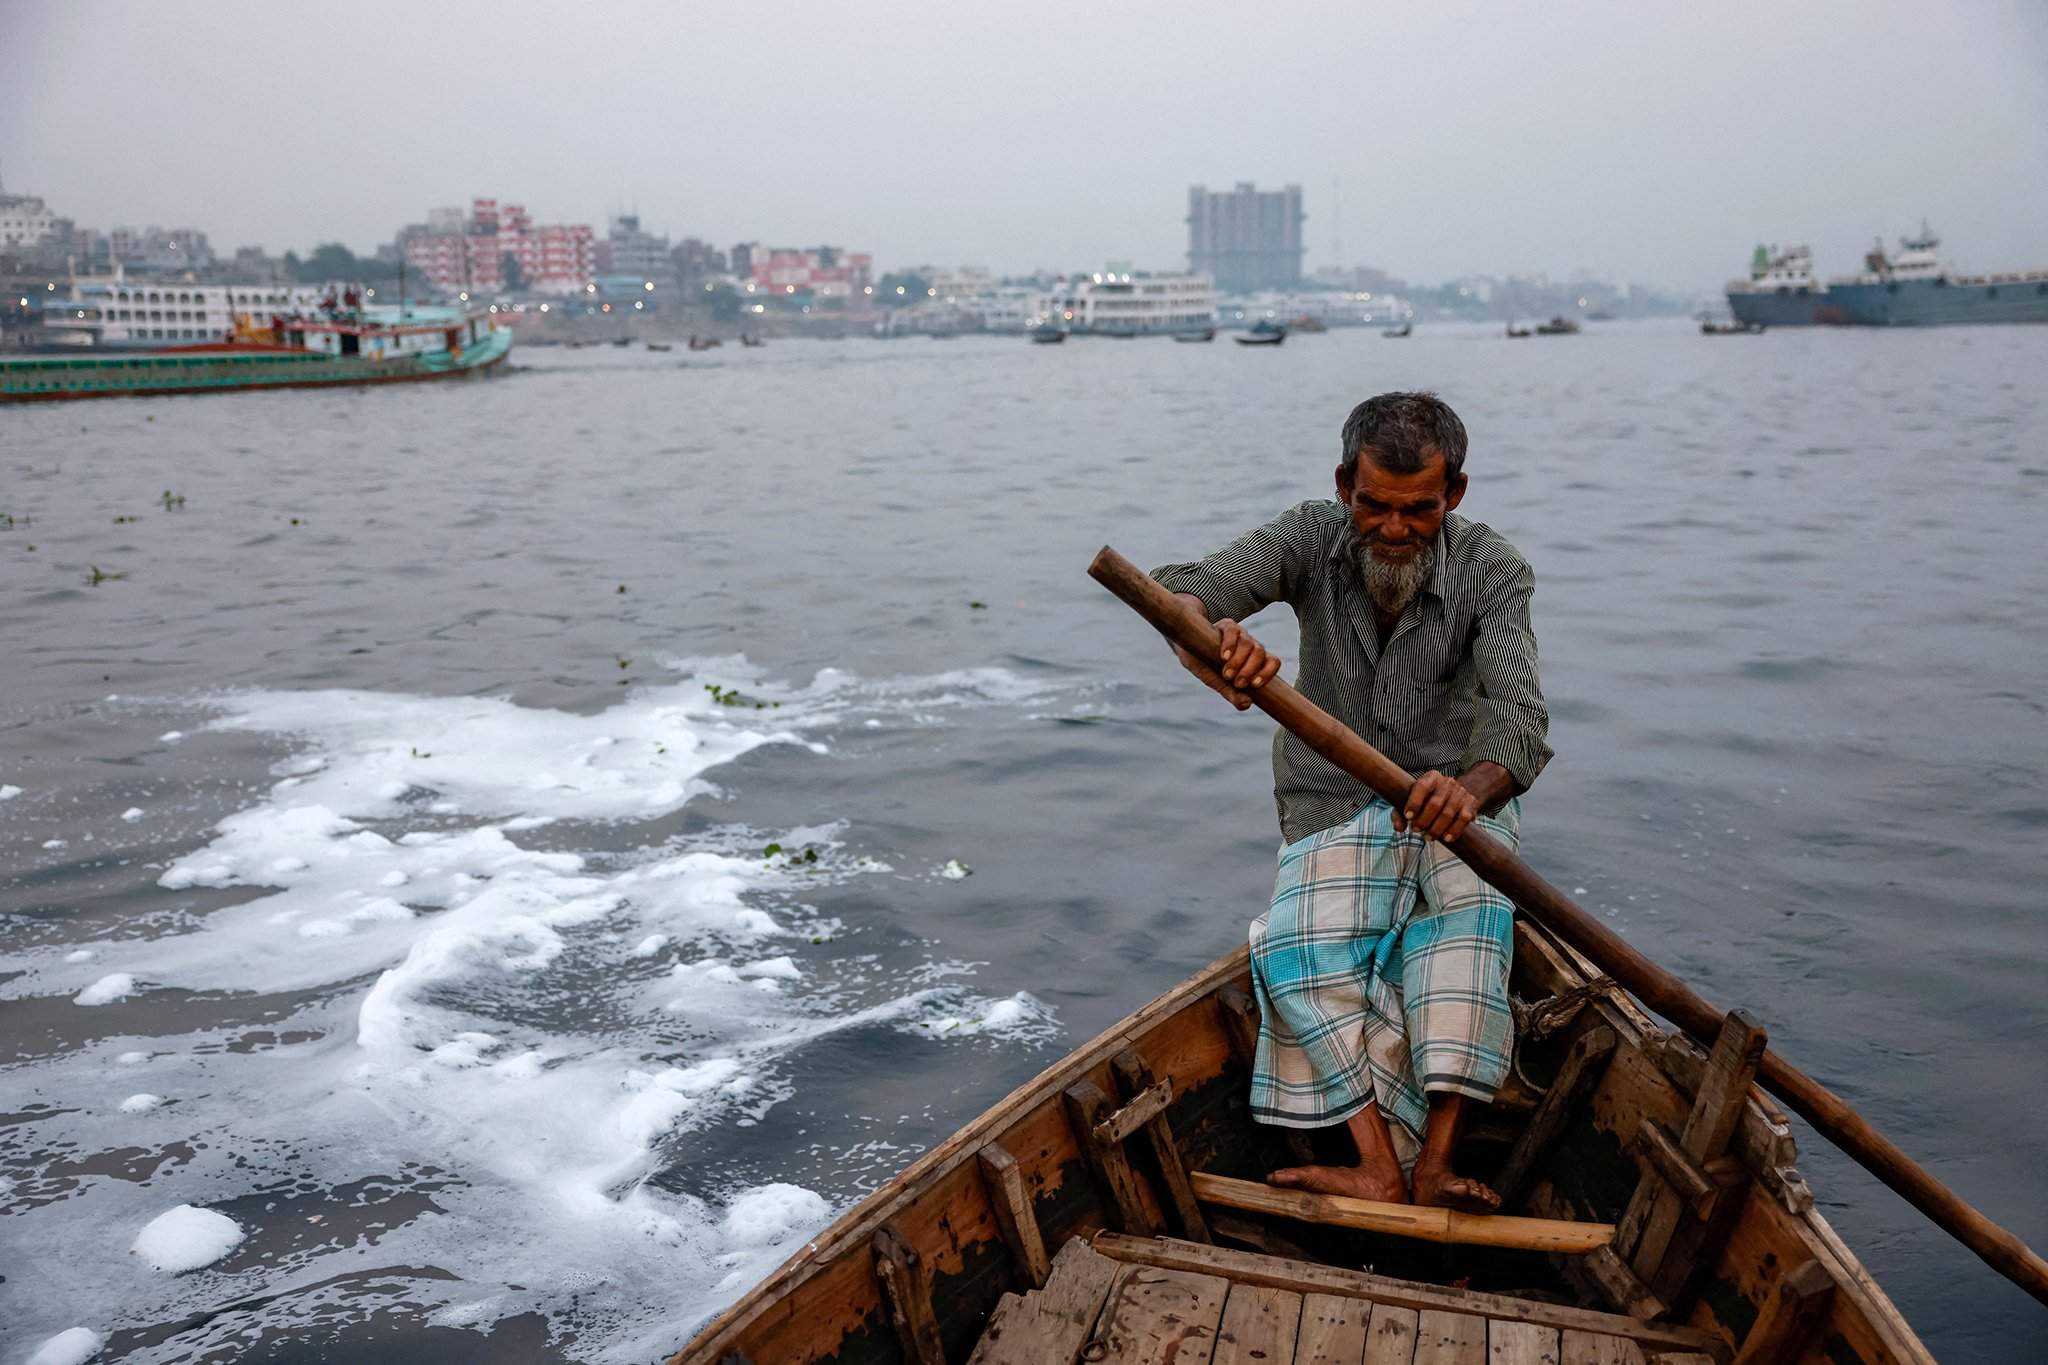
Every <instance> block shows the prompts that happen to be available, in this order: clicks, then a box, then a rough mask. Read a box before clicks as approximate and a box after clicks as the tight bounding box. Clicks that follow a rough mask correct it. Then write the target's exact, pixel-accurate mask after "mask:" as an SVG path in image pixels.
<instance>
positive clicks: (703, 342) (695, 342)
mask: <svg viewBox="0 0 2048 1365" xmlns="http://www.w3.org/2000/svg"><path fill="white" fill-rule="evenodd" d="M724 344H725V343H723V342H721V341H720V340H719V339H718V338H717V337H700V336H693V337H691V338H690V340H689V342H688V345H689V347H690V349H691V350H693V351H708V350H710V349H711V348H712V347H713V346H722V345H724Z"/></svg>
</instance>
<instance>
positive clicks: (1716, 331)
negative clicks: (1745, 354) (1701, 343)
mask: <svg viewBox="0 0 2048 1365" xmlns="http://www.w3.org/2000/svg"><path fill="white" fill-rule="evenodd" d="M1763 330H1764V325H1763V324H1762V323H1761V322H1715V321H1714V320H1713V319H1712V318H1701V319H1700V335H1701V336H1710V337H1741V336H1752V335H1756V334H1759V333H1761V332H1762V331H1763Z"/></svg>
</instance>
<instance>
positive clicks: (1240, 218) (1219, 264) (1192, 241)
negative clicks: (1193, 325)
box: [1188, 180, 1305, 294]
mask: <svg viewBox="0 0 2048 1365" xmlns="http://www.w3.org/2000/svg"><path fill="white" fill-rule="evenodd" d="M1304 217H1305V215H1304V214H1303V213H1302V211H1301V186H1299V185H1288V186H1286V187H1285V188H1284V189H1278V190H1261V189H1259V188H1258V186H1256V185H1254V184H1252V183H1251V182H1250V181H1248V180H1247V181H1240V182H1239V183H1238V185H1237V187H1236V188H1235V189H1231V190H1225V191H1215V192H1212V191H1210V190H1208V189H1206V188H1204V187H1203V186H1201V185H1195V186H1191V187H1190V188H1189V190H1188V267H1189V268H1190V269H1192V270H1199V271H1204V272H1206V273H1208V274H1209V275H1212V276H1214V277H1215V279H1216V288H1217V290H1218V291H1219V292H1221V293H1225V294H1246V293H1250V292H1252V291H1254V290H1259V289H1286V288H1290V287H1292V286H1294V285H1297V284H1299V283H1301V223H1302V219H1303V218H1304Z"/></svg>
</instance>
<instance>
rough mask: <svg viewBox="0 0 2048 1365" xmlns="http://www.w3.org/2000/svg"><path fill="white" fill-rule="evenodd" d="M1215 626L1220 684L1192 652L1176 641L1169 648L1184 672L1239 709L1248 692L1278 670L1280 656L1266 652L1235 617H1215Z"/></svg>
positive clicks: (1246, 703)
mask: <svg viewBox="0 0 2048 1365" xmlns="http://www.w3.org/2000/svg"><path fill="white" fill-rule="evenodd" d="M1216 629H1217V631H1218V632H1219V633H1220V634H1221V636H1222V640H1221V648H1222V651H1223V668H1222V677H1221V685H1220V686H1219V685H1218V680H1217V678H1216V676H1215V675H1213V674H1211V673H1210V672H1209V670H1208V669H1207V668H1205V667H1203V666H1202V664H1201V663H1200V662H1199V661H1198V660H1196V659H1195V657H1194V656H1193V655H1191V654H1189V653H1188V652H1187V651H1186V650H1184V649H1182V648H1181V647H1180V646H1179V645H1175V646H1174V647H1173V652H1174V654H1176V655H1177V656H1178V657H1179V658H1180V661H1181V664H1182V665H1183V666H1184V667H1185V668H1186V669H1187V670H1188V672H1190V673H1192V674H1194V675H1195V676H1196V677H1198V678H1200V679H1201V680H1202V681H1203V682H1204V683H1207V684H1208V685H1209V687H1210V688H1211V689H1212V690H1214V691H1215V692H1217V693H1219V694H1221V695H1222V697H1223V698H1224V700H1226V701H1228V702H1229V703H1230V704H1231V705H1232V706H1235V707H1236V708H1237V709H1238V710H1240V711H1242V710H1245V709H1246V708H1247V707H1249V706H1250V705H1251V704H1252V696H1251V694H1252V692H1253V691H1255V690H1256V689H1258V688H1261V687H1264V686H1265V685H1266V684H1267V683H1269V682H1271V681H1273V678H1274V675H1276V674H1277V673H1279V671H1280V660H1279V658H1278V657H1277V656H1276V655H1272V654H1268V653H1267V652H1266V647H1265V646H1264V645H1262V644H1260V643H1259V642H1258V641H1257V640H1254V639H1253V638H1252V637H1251V633H1250V632H1249V631H1247V630H1246V629H1245V628H1244V627H1243V626H1241V625H1239V624H1238V623H1237V622H1235V621H1232V620H1228V619H1225V620H1222V621H1218V622H1217V623H1216Z"/></svg>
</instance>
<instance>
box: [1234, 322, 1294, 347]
mask: <svg viewBox="0 0 2048 1365" xmlns="http://www.w3.org/2000/svg"><path fill="white" fill-rule="evenodd" d="M1231 340H1232V341H1235V342H1236V343H1237V344H1238V345H1240V346H1278V345H1279V344H1280V343H1281V342H1283V341H1285V340H1287V329H1286V328H1285V327H1282V326H1281V325H1280V324H1279V323H1277V322H1274V321H1272V320H1271V319H1267V320H1265V321H1262V322H1257V323H1254V324H1252V329H1251V330H1250V331H1249V332H1247V333H1245V334H1244V335H1243V336H1239V337H1232V338H1231Z"/></svg>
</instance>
